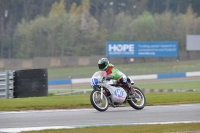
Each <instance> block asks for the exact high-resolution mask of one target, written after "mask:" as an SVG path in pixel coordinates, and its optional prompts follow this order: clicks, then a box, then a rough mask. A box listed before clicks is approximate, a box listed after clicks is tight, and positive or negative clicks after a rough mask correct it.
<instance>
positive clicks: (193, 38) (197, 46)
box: [186, 35, 200, 51]
mask: <svg viewBox="0 0 200 133" xmlns="http://www.w3.org/2000/svg"><path fill="white" fill-rule="evenodd" d="M186 50H188V51H194V50H195V51H197V50H200V35H187V42H186Z"/></svg>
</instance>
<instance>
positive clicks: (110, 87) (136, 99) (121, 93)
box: [90, 71, 146, 112]
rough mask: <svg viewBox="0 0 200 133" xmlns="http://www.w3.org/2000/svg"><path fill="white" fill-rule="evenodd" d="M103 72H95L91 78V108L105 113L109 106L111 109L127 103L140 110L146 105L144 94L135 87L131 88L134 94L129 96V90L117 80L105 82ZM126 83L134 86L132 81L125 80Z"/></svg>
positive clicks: (104, 73)
mask: <svg viewBox="0 0 200 133" xmlns="http://www.w3.org/2000/svg"><path fill="white" fill-rule="evenodd" d="M105 75H106V72H105V71H97V72H95V73H94V74H93V76H92V78H91V87H92V88H93V90H92V92H91V93H90V102H91V104H92V106H93V107H94V108H95V109H96V110H98V111H101V112H103V111H106V110H107V109H108V107H109V105H111V106H112V107H121V106H124V105H125V104H126V102H128V103H129V105H130V106H131V107H132V108H134V109H136V110H141V109H143V108H144V107H145V105H146V98H145V95H144V93H143V92H142V91H141V90H140V89H139V88H137V87H133V88H134V90H135V93H134V94H133V95H129V91H130V89H129V88H128V87H127V86H123V85H122V84H119V83H118V82H117V80H113V79H110V80H106V79H105ZM127 82H128V83H130V84H131V85H134V81H133V80H131V79H129V78H127Z"/></svg>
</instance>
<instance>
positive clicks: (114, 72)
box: [98, 58, 134, 95]
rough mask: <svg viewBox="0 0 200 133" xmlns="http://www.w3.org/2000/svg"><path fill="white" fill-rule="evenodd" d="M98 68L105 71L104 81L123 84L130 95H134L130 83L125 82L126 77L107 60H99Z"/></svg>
mask: <svg viewBox="0 0 200 133" xmlns="http://www.w3.org/2000/svg"><path fill="white" fill-rule="evenodd" d="M98 66H99V69H100V70H101V71H106V73H107V75H106V77H105V78H106V79H114V80H117V81H118V83H121V84H123V85H124V86H127V87H128V88H129V89H130V91H129V93H130V95H133V94H134V89H133V87H132V86H131V84H130V83H128V82H127V77H126V75H125V74H124V73H122V72H121V71H119V70H118V69H117V68H116V67H115V66H114V65H112V64H110V63H109V60H108V59H107V58H101V59H100V60H99V61H98Z"/></svg>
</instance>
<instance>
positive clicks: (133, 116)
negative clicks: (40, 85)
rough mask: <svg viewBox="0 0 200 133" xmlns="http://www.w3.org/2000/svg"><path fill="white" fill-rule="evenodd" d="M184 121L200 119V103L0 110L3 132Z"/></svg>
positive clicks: (198, 120) (0, 122)
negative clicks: (139, 107)
mask: <svg viewBox="0 0 200 133" xmlns="http://www.w3.org/2000/svg"><path fill="white" fill-rule="evenodd" d="M184 122H200V104H182V105H170V106H169V105H168V106H146V107H145V108H144V109H143V110H135V109H133V108H131V107H118V108H112V107H109V108H108V110H107V111H105V112H99V111H97V110H95V109H80V110H79V109H74V110H46V111H21V112H0V132H1V131H7V130H6V129H8V128H12V129H13V128H25V127H51V128H53V127H55V126H62V127H64V128H76V127H85V126H102V125H123V124H125V125H129V124H134V125H135V124H150V123H184ZM9 131H12V130H9Z"/></svg>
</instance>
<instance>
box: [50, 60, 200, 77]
mask: <svg viewBox="0 0 200 133" xmlns="http://www.w3.org/2000/svg"><path fill="white" fill-rule="evenodd" d="M111 63H112V62H111ZM114 65H115V64H114ZM116 67H117V68H118V69H119V70H121V71H122V72H124V73H125V74H126V75H144V74H158V73H177V72H191V71H200V60H190V61H179V62H152V63H137V64H121V65H116ZM96 71H98V68H97V66H91V67H89V66H87V67H70V68H54V69H48V75H49V79H67V78H69V76H71V78H89V77H91V76H92V75H93V73H94V72H96Z"/></svg>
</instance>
